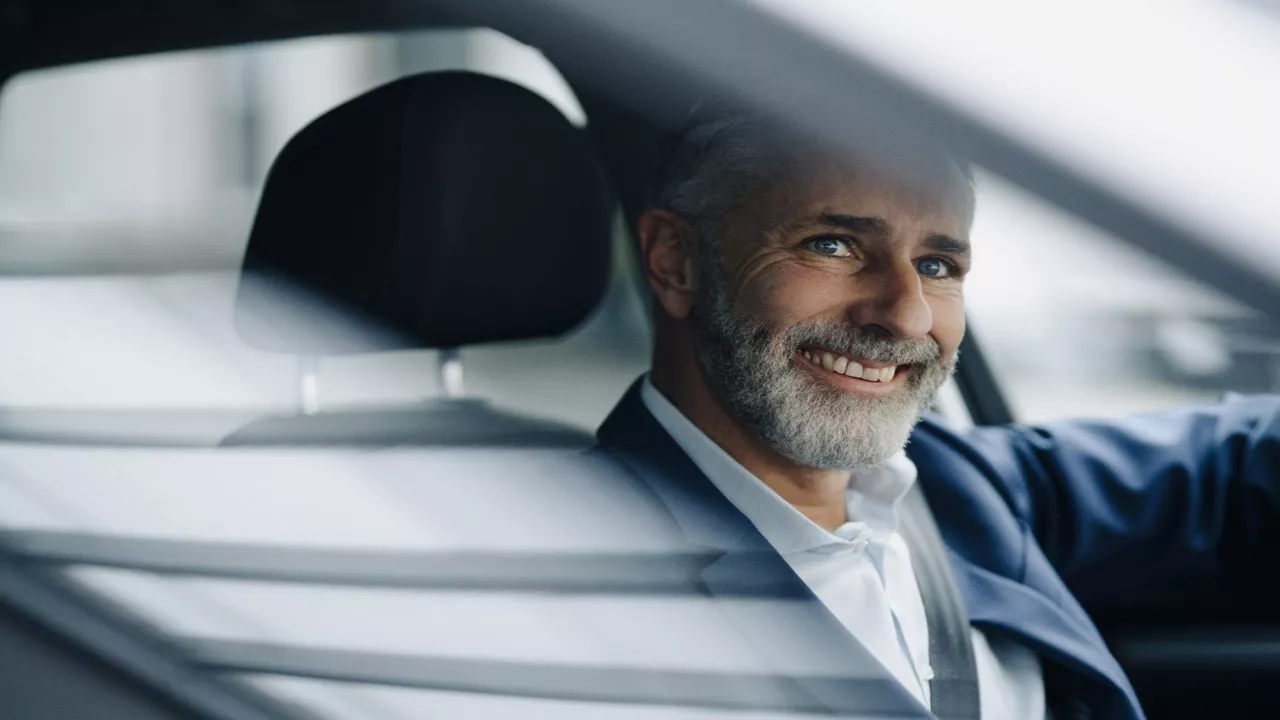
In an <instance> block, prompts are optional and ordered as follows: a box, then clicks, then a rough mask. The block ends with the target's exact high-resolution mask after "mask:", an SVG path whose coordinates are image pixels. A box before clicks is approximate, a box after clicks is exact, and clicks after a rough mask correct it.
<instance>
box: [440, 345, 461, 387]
mask: <svg viewBox="0 0 1280 720" xmlns="http://www.w3.org/2000/svg"><path fill="white" fill-rule="evenodd" d="M438 371H439V382H440V388H441V389H442V390H443V391H444V394H445V396H446V397H462V394H463V389H462V354H461V353H460V352H458V348H442V349H441V350H440V356H439V367H438Z"/></svg>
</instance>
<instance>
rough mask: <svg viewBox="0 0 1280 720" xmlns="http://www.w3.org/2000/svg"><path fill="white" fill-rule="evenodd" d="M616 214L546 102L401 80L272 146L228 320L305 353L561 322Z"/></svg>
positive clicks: (594, 275) (606, 251) (585, 306)
mask: <svg viewBox="0 0 1280 720" xmlns="http://www.w3.org/2000/svg"><path fill="white" fill-rule="evenodd" d="M613 212H614V202H613V199H612V197H611V193H610V191H609V189H608V186H607V181H606V177H605V173H604V169H603V167H602V166H601V165H600V162H599V160H598V158H597V157H596V155H595V152H594V150H593V148H592V145H591V142H590V140H589V138H588V137H587V134H586V132H585V131H584V130H582V129H580V128H576V127H574V126H573V125H571V124H570V123H569V121H568V120H566V119H565V117H564V116H563V115H562V114H561V113H560V111H558V110H557V109H556V108H555V107H554V106H552V105H551V104H550V103H548V102H547V101H546V100H544V99H542V98H541V97H539V96H538V95H536V94H534V93H533V92H531V91H529V90H527V89H525V88H522V87H520V86H518V85H515V84H513V83H510V82H506V81H504V80H499V79H496V78H492V77H488V76H484V75H478V74H474V73H466V72H441V73H427V74H422V75H416V76H412V77H408V78H404V79H401V80H398V81H395V82H392V83H390V84H387V85H384V86H382V87H379V88H377V89H374V90H372V91H370V92H368V93H366V94H364V95H361V96H360V97H357V98H355V99H354V100H351V101H349V102H347V103H345V104H343V105H340V106H338V107H337V108H334V109H333V110H330V111H329V112H327V113H325V114H324V115H322V116H321V117H319V118H317V119H316V120H315V121H313V122H312V123H311V124H309V125H308V126H306V127H305V128H303V129H302V130H301V131H299V132H298V134H297V135H295V136H294V137H293V139H292V140H290V141H289V143H288V144H287V145H286V146H285V148H284V150H282V151H281V153H280V155H279V157H277V158H276V161H275V163H274V164H273V166H272V168H271V172H270V174H269V176H268V178H267V183H266V188H265V189H264V191H263V194H262V200H261V203H260V204H259V207H258V214H257V217H256V218H255V220H254V224H253V231H252V233H251V235H250V237H249V245H248V249H247V250H246V253H245V259H244V264H243V268H242V274H241V283H240V289H239V295H238V297H237V308H236V328H237V331H238V332H239V333H240V335H241V337H243V338H244V339H245V340H246V341H247V342H248V343H250V344H251V345H253V346H255V347H258V348H261V349H264V350H273V351H279V352H289V353H297V354H313V355H334V354H343V353H353V352H369V351H375V350H389V349H397V348H451V347H459V346H464V345H473V344H477V343H484V342H492V341H500V340H519V339H527V338H539V337H552V336H556V335H560V334H562V333H564V332H566V331H568V330H570V329H572V328H573V327H574V326H576V325H577V324H578V323H579V322H581V321H582V320H583V319H584V318H585V317H586V316H587V314H588V313H590V312H591V310H592V309H593V308H594V307H595V306H596V304H597V303H598V302H599V300H600V297H601V295H602V294H603V292H604V290H605V287H606V284H607V281H608V274H609V268H610V233H611V226H612V218H613Z"/></svg>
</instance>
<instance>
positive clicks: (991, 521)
mask: <svg viewBox="0 0 1280 720" xmlns="http://www.w3.org/2000/svg"><path fill="white" fill-rule="evenodd" d="M598 439H599V443H600V445H599V448H597V450H596V451H595V452H596V453H602V454H604V455H606V456H608V457H610V458H612V459H614V460H616V461H618V462H620V463H621V464H622V465H624V466H625V467H626V468H627V469H629V470H630V471H631V473H632V474H634V476H636V477H638V478H639V479H640V480H641V481H642V482H643V483H645V484H647V485H648V486H649V487H650V489H652V490H653V491H654V492H655V494H656V495H657V496H658V497H659V498H661V499H662V501H663V502H664V503H665V504H666V506H667V508H668V509H670V510H671V511H672V512H673V513H674V514H676V515H677V516H678V517H677V520H678V521H680V522H681V523H682V524H683V525H684V526H685V527H687V528H690V529H691V530H694V531H696V532H700V533H704V534H705V535H706V537H707V538H709V539H710V541H711V542H710V544H718V545H719V546H720V547H723V548H725V549H731V548H732V547H740V546H743V544H744V543H743V542H742V537H750V533H751V528H749V523H748V522H747V521H746V519H745V518H744V517H742V516H741V514H740V513H738V512H737V510H736V509H734V508H733V507H732V506H731V505H729V503H728V501H727V500H725V499H724V497H723V496H722V495H720V493H719V491H717V490H716V488H715V486H714V485H712V484H711V482H710V480H708V479H707V478H706V477H705V476H704V475H703V474H702V472H701V471H700V470H699V469H698V468H697V466H696V465H695V464H694V463H693V461H692V460H690V459H689V458H688V456H687V455H685V454H684V452H683V451H682V450H681V449H680V447H679V445H677V444H676V442H675V441H674V440H673V439H672V438H671V437H670V436H668V435H667V433H666V432H665V430H664V429H663V428H662V426H661V425H660V424H659V423H658V422H657V420H655V419H654V418H653V416H652V415H651V414H650V413H649V411H648V409H647V408H646V407H645V405H644V403H643V401H642V399H641V396H640V384H639V383H636V384H635V385H634V386H633V387H632V388H631V389H630V391H628V393H627V395H626V396H625V397H624V398H623V399H622V401H621V402H620V403H619V404H618V406H617V407H616V408H615V409H614V411H613V413H612V414H611V415H610V416H609V418H608V419H607V420H606V421H605V423H604V424H603V425H602V426H601V428H600V430H599V433H598ZM907 453H908V455H909V456H910V457H911V459H912V460H913V461H914V462H915V464H916V466H917V468H918V470H919V482H920V484H921V488H922V489H923V491H924V493H925V495H926V497H927V498H928V500H929V505H930V507H931V508H932V509H933V512H934V515H935V517H936V519H937V523H938V527H939V529H940V530H941V532H942V535H943V538H944V540H945V542H946V544H947V546H948V549H949V551H950V559H951V562H952V566H953V568H954V570H955V575H956V579H957V582H958V584H959V586H960V591H961V593H962V595H963V598H964V601H965V604H966V608H967V610H968V613H969V617H970V620H971V622H972V623H973V625H974V626H976V627H980V628H981V629H982V630H983V631H984V632H986V633H988V634H1001V633H1003V634H1006V635H1009V636H1012V637H1014V638H1016V639H1017V640H1018V641H1020V642H1023V643H1025V644H1027V645H1029V646H1031V647H1032V648H1034V649H1035V650H1037V651H1038V652H1039V653H1040V654H1041V656H1042V657H1043V659H1044V662H1045V677H1046V689H1047V691H1048V694H1049V698H1050V707H1051V709H1052V710H1053V711H1054V713H1055V717H1057V718H1067V717H1095V718H1141V717H1143V713H1142V709H1141V707H1140V706H1139V704H1138V701H1137V698H1136V697H1135V696H1134V693H1133V689H1132V687H1131V686H1130V684H1129V681H1128V680H1127V678H1126V677H1125V675H1124V673H1123V671H1122V670H1121V668H1120V666H1119V664H1118V663H1117V662H1116V660H1115V658H1114V657H1112V655H1111V653H1110V652H1109V651H1108V650H1107V647H1106V645H1105V644H1104V643H1103V640H1102V637H1101V636H1100V635H1099V633H1098V631H1097V629H1096V627H1095V626H1094V624H1093V622H1092V621H1091V620H1090V619H1089V617H1088V615H1086V613H1085V611H1084V610H1083V609H1082V607H1081V604H1080V601H1081V600H1084V601H1086V602H1090V601H1099V602H1105V601H1108V600H1111V599H1122V598H1123V597H1125V596H1126V594H1129V593H1134V592H1138V591H1145V590H1150V589H1154V588H1166V587H1176V586H1178V585H1180V584H1189V583H1197V582H1200V583H1203V582H1213V581H1214V579H1215V578H1217V577H1220V576H1221V575H1223V574H1224V573H1229V572H1231V571H1232V570H1233V569H1240V568H1248V567H1249V563H1250V560H1251V559H1253V558H1256V557H1257V555H1256V553H1257V551H1258V550H1259V548H1262V547H1264V546H1266V547H1274V546H1275V544H1276V537H1277V530H1280V398H1276V397H1272V396H1266V397H1247V398H1246V397H1239V396H1232V397H1228V398H1227V399H1226V400H1225V401H1224V402H1223V403H1222V404H1220V405H1214V406H1202V407H1187V408H1182V409H1178V410H1174V411H1171V412H1163V413H1154V414H1150V415H1143V416H1138V417H1133V418H1128V419H1125V420H1120V421H1108V422H1063V423H1056V424H1051V425H1046V426H1042V427H1016V426H1015V427H992V428H981V429H978V430H975V431H972V432H969V433H966V434H963V435H961V434H957V433H954V432H951V431H949V430H947V429H946V428H945V427H943V426H942V425H941V424H939V423H938V422H936V421H933V420H930V419H927V418H926V419H925V420H924V421H922V422H921V423H920V425H919V426H917V428H916V430H915V431H914V432H913V434H912V436H911V441H910V444H909V445H908V447H907ZM759 541H760V539H759V538H758V537H756V538H754V544H755V545H757V546H758V545H759ZM746 544H747V545H752V544H753V543H746ZM778 566H779V567H785V565H784V564H782V563H779V564H778ZM775 569H776V568H775ZM779 572H789V571H788V570H779ZM793 579H794V581H795V582H796V583H800V581H799V579H798V578H793ZM850 640H851V638H850Z"/></svg>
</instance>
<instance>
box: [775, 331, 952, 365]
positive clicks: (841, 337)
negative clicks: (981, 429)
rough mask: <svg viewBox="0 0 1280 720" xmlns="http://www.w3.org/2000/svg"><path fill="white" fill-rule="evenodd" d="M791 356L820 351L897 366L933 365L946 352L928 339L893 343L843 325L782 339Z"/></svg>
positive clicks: (801, 332)
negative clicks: (812, 349)
mask: <svg viewBox="0 0 1280 720" xmlns="http://www.w3.org/2000/svg"><path fill="white" fill-rule="evenodd" d="M781 339H782V345H783V348H784V349H786V350H787V351H788V352H789V353H791V352H795V351H797V350H799V349H800V348H801V347H819V348H822V349H825V350H830V351H831V352H834V353H839V354H841V355H845V356H847V357H857V358H862V359H864V360H870V361H872V362H877V363H886V364H894V365H932V364H935V363H937V362H938V361H939V360H941V358H942V348H941V347H940V346H939V345H938V343H936V342H934V341H933V340H931V339H928V338H919V339H916V340H890V339H888V338H885V337H884V336H882V335H880V334H879V333H876V332H872V331H870V330H867V329H864V328H861V327H858V326H856V325H844V324H840V323H821V322H819V323H806V324H803V325H796V326H794V327H791V328H789V329H788V330H787V331H786V332H785V333H783V335H782V338H781Z"/></svg>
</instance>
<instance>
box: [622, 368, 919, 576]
mask: <svg viewBox="0 0 1280 720" xmlns="http://www.w3.org/2000/svg"><path fill="white" fill-rule="evenodd" d="M640 392H641V398H642V399H643V401H644V404H645V407H647V408H648V409H649V412H650V413H652V414H653V417H654V419H656V420H657V421H658V423H659V424H660V425H662V427H663V429H665V430H666V431H667V434H668V435H670V436H671V438H672V439H673V440H675V441H676V444H678V445H679V446H680V449H681V450H684V452H685V454H686V455H688V456H689V458H690V459H691V460H693V462H694V464H695V465H697V466H698V469H699V470H701V471H702V472H703V474H704V475H706V476H707V479H708V480H710V481H711V483H712V484H713V485H715V486H716V489H718V490H719V491H720V493H721V494H723V495H724V496H725V498H726V499H728V500H729V502H730V503H732V504H733V506H734V507H736V508H737V509H738V511H739V512H741V513H742V514H743V515H745V516H746V517H747V519H748V520H750V521H751V524H752V525H754V526H755V527H756V529H757V530H759V531H760V534H761V535H763V536H764V538H765V540H767V541H768V542H769V544H770V545H771V546H773V548H774V549H776V550H777V551H778V552H779V553H782V554H783V555H787V554H791V553H799V552H806V551H810V550H815V549H817V548H821V547H824V546H831V545H840V544H845V543H849V542H851V541H855V538H854V534H853V533H851V529H853V528H855V527H862V526H865V527H867V528H869V529H870V530H871V532H872V538H873V539H883V538H885V537H887V536H888V535H890V534H892V533H893V532H895V531H896V530H897V527H898V513H897V508H898V501H899V500H901V499H902V497H903V496H905V495H906V494H907V492H908V491H909V490H910V489H911V486H912V485H914V484H915V480H916V466H915V464H914V463H912V462H911V460H910V459H909V458H908V457H907V455H906V453H905V452H900V453H898V454H896V455H894V456H893V457H891V458H889V460H887V461H885V462H884V463H882V464H880V465H877V466H876V467H873V468H869V469H867V470H863V471H859V472H858V474H857V477H855V478H854V479H853V481H852V482H850V483H849V491H848V493H847V494H846V496H845V497H846V503H847V508H848V513H849V519H850V522H849V523H846V524H845V525H844V526H841V527H840V528H837V529H836V532H835V533H832V532H828V531H827V530H825V529H823V528H822V527H820V526H819V525H818V524H817V523H815V522H813V521H812V520H810V519H809V518H807V517H805V515H804V514H803V513H801V512H800V511H799V510H797V509H795V507H793V506H792V505H791V504H790V503H788V502H787V501H786V500H784V499H782V497H781V496H780V495H778V494H777V493H776V492H774V491H773V489H771V488H770V487H769V486H768V485H765V484H764V483H762V482H760V480H759V479H758V478H756V477H755V476H754V475H752V474H751V472H750V471H748V470H747V469H746V468H744V467H743V466H742V465H741V464H740V463H738V461H737V460H734V459H733V457H731V456H730V455H729V454H728V453H727V452H725V451H724V450H723V449H722V448H721V447H720V446H719V445H717V444H716V443H715V442H714V441H713V440H712V439H711V438H709V437H707V435H706V433H704V432H702V430H701V429H699V428H698V426H697V425H694V424H693V422H692V421H690V420H689V419H688V418H687V417H685V416H684V414H683V413H681V412H680V410H679V409H678V408H676V406H675V405H673V404H672V403H671V401H670V400H668V399H667V398H666V397H665V396H663V394H662V393H661V392H659V391H658V389H657V388H656V387H654V386H653V383H652V382H650V380H649V377H648V376H646V377H645V379H644V383H643V386H642V388H641V391H640Z"/></svg>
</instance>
